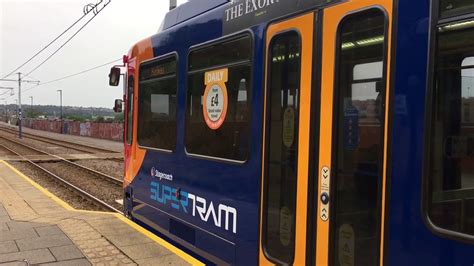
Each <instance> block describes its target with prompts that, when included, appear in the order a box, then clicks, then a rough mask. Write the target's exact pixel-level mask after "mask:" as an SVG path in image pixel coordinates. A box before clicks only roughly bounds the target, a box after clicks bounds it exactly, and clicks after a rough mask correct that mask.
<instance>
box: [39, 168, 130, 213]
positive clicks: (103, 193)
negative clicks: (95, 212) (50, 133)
mask: <svg viewBox="0 0 474 266" xmlns="http://www.w3.org/2000/svg"><path fill="white" fill-rule="evenodd" d="M39 165H40V166H42V167H44V168H46V169H47V170H49V171H51V172H52V173H54V174H56V175H58V176H60V177H62V178H63V179H65V180H67V181H68V182H70V183H72V184H74V185H76V186H78V187H80V188H81V189H83V190H85V191H87V192H89V193H90V194H92V195H94V196H95V197H97V198H100V199H101V200H103V201H105V202H106V203H108V204H109V205H112V206H114V207H115V208H117V209H119V210H121V209H122V206H121V205H120V204H118V203H117V202H115V200H117V199H122V198H123V196H122V194H123V193H122V187H121V186H120V185H116V184H112V183H111V182H110V181H107V180H104V179H102V178H99V177H97V176H95V175H92V174H89V173H86V172H84V171H81V170H79V169H78V168H75V167H72V166H69V165H67V164H65V163H61V162H59V163H39Z"/></svg>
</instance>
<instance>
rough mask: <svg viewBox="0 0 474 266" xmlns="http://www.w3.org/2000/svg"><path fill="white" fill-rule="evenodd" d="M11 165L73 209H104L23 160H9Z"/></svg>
mask: <svg viewBox="0 0 474 266" xmlns="http://www.w3.org/2000/svg"><path fill="white" fill-rule="evenodd" d="M9 163H10V164H11V165H13V166H14V167H16V168H17V169H18V170H20V172H22V173H24V174H25V175H27V176H28V177H30V178H31V179H33V180H34V181H35V182H36V183H38V184H39V185H40V186H42V187H44V188H45V189H47V190H48V191H49V192H51V193H53V194H54V195H56V196H57V197H59V198H60V199H62V200H64V201H65V202H67V203H68V204H69V205H71V206H72V207H73V208H75V209H81V210H91V211H104V209H103V208H102V207H100V206H96V205H95V204H92V203H91V202H90V201H89V200H86V199H84V198H82V197H81V196H79V195H78V194H76V193H75V192H74V191H72V190H69V189H67V188H65V187H64V186H63V185H61V184H59V183H58V182H56V181H54V180H53V179H52V178H51V177H50V176H49V175H47V174H45V173H44V172H43V171H41V170H39V169H37V168H33V166H31V165H30V164H29V163H25V162H9Z"/></svg>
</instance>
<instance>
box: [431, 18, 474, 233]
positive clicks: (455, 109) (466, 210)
mask: <svg viewBox="0 0 474 266" xmlns="http://www.w3.org/2000/svg"><path fill="white" fill-rule="evenodd" d="M473 47H474V20H470V21H461V22H454V23H451V24H449V25H443V26H440V27H438V39H437V51H436V69H435V80H434V83H433V84H434V85H433V88H431V90H432V94H433V101H432V105H433V108H432V114H431V115H432V117H431V132H429V133H428V134H430V136H432V137H431V144H430V147H431V151H430V155H429V156H430V166H429V176H428V178H429V186H430V188H429V190H430V195H429V196H430V200H429V206H428V214H429V218H430V220H431V221H432V223H433V224H434V225H436V226H437V227H439V228H443V229H447V230H450V231H455V232H460V233H464V234H469V235H474V48H473Z"/></svg>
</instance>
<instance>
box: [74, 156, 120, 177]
mask: <svg viewBox="0 0 474 266" xmlns="http://www.w3.org/2000/svg"><path fill="white" fill-rule="evenodd" d="M74 162H75V163H77V164H80V165H82V166H85V167H88V168H91V169H94V170H96V171H99V172H101V173H104V174H108V175H111V176H113V177H116V178H119V179H123V167H124V166H123V161H117V160H77V161H74Z"/></svg>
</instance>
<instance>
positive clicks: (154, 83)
mask: <svg viewBox="0 0 474 266" xmlns="http://www.w3.org/2000/svg"><path fill="white" fill-rule="evenodd" d="M139 86H140V87H139V92H138V144H139V145H140V146H144V147H149V148H156V149H163V150H169V151H172V150H174V148H175V146H176V105H177V99H176V88H177V78H176V58H175V57H170V58H167V59H162V60H159V61H154V62H151V63H146V64H144V65H142V66H141V68H140V85H139Z"/></svg>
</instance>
